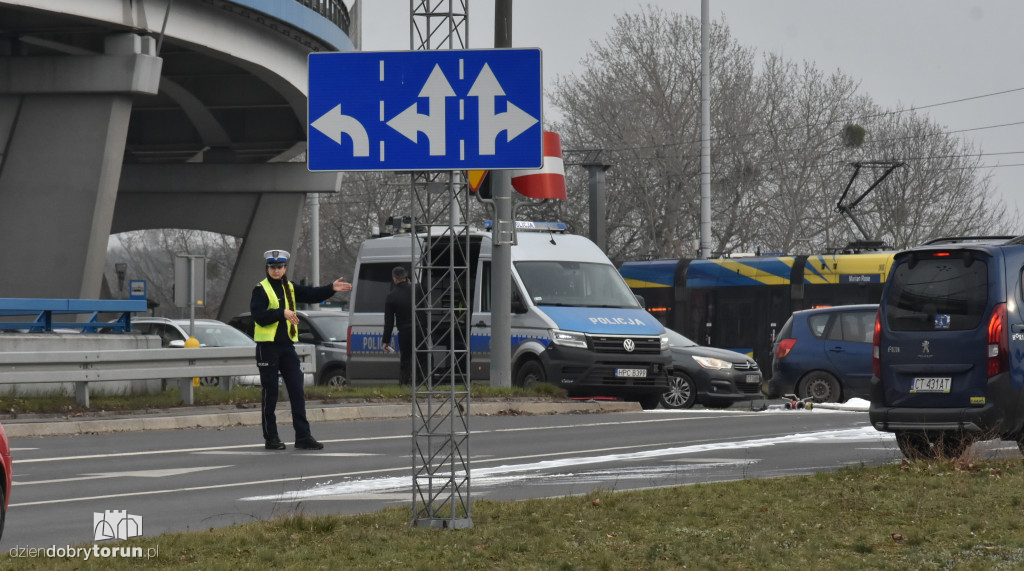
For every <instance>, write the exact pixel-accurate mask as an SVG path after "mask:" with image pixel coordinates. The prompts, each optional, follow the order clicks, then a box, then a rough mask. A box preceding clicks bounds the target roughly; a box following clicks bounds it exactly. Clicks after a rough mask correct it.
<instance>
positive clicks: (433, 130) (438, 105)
mask: <svg viewBox="0 0 1024 571" xmlns="http://www.w3.org/2000/svg"><path fill="white" fill-rule="evenodd" d="M454 96H455V90H453V89H452V85H451V84H450V83H448V78H446V77H445V76H444V72H442V71H441V66H440V65H436V64H435V65H434V70H433V71H431V72H430V77H428V78H427V81H426V83H424V84H423V89H421V90H420V94H419V97H426V98H427V102H428V103H427V114H426V115H423V114H422V113H420V112H419V111H417V110H416V106H417V104H416V103H413V104H412V105H410V106H409V107H408V108H407V109H406V110H405V111H402V112H401V113H399V114H398V115H396V116H395V117H394V118H393V119H391V120H390V121H388V126H389V127H391V128H392V129H394V130H396V131H398V132H399V133H401V134H402V135H403V136H405V138H407V139H409V140H410V141H412V142H414V143H415V142H416V136H417V133H423V134H424V135H426V136H427V140H428V141H430V155H431V156H439V155H444V154H445V152H446V150H445V143H446V140H445V139H446V137H445V104H444V100H445V98H446V97H454Z"/></svg>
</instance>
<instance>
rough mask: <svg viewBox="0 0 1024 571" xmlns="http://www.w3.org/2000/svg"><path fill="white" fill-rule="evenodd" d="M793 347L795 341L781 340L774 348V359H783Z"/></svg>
mask: <svg viewBox="0 0 1024 571" xmlns="http://www.w3.org/2000/svg"><path fill="white" fill-rule="evenodd" d="M794 345H796V339H783V340H781V341H779V344H778V345H776V346H775V358H776V359H782V358H785V356H786V355H789V352H790V351H792V350H793V346H794Z"/></svg>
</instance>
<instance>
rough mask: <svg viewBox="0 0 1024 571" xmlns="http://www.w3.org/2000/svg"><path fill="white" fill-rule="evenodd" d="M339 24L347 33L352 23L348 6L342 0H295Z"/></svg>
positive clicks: (336, 24)
mask: <svg viewBox="0 0 1024 571" xmlns="http://www.w3.org/2000/svg"><path fill="white" fill-rule="evenodd" d="M295 1H296V2H298V3H299V4H302V5H303V6H305V7H306V8H309V9H310V10H312V11H314V12H316V13H317V14H320V15H321V16H323V17H324V18H327V19H328V20H330V21H331V22H333V23H334V25H335V26H338V27H339V28H341V29H342V31H344V32H345V33H346V34H347V33H348V27H349V23H350V19H349V15H348V8H346V7H345V5H344V4H342V3H341V0H295Z"/></svg>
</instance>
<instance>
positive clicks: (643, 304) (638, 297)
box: [633, 294, 647, 309]
mask: <svg viewBox="0 0 1024 571" xmlns="http://www.w3.org/2000/svg"><path fill="white" fill-rule="evenodd" d="M633 297H635V298H636V302H637V303H639V304H640V307H642V308H644V309H647V302H646V301H644V296H642V295H639V294H633Z"/></svg>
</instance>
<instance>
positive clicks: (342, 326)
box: [228, 309, 348, 387]
mask: <svg viewBox="0 0 1024 571" xmlns="http://www.w3.org/2000/svg"><path fill="white" fill-rule="evenodd" d="M295 314H296V315H298V316H299V342H300V343H312V344H313V345H316V373H314V379H315V383H316V384H318V385H329V386H334V387H343V386H346V385H348V377H347V376H346V363H347V362H348V340H347V335H348V313H346V312H342V311H330V310H322V309H310V310H301V309H300V310H299V311H296V312H295ZM228 323H229V324H230V325H231V326H232V327H234V328H236V329H238V330H240V331H242V332H244V333H245V334H246V335H248V336H249V337H252V336H253V331H254V326H253V322H252V316H251V315H250V314H249V313H243V314H241V315H239V316H237V317H235V318H233V319H232V320H231V321H229V322H228Z"/></svg>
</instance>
